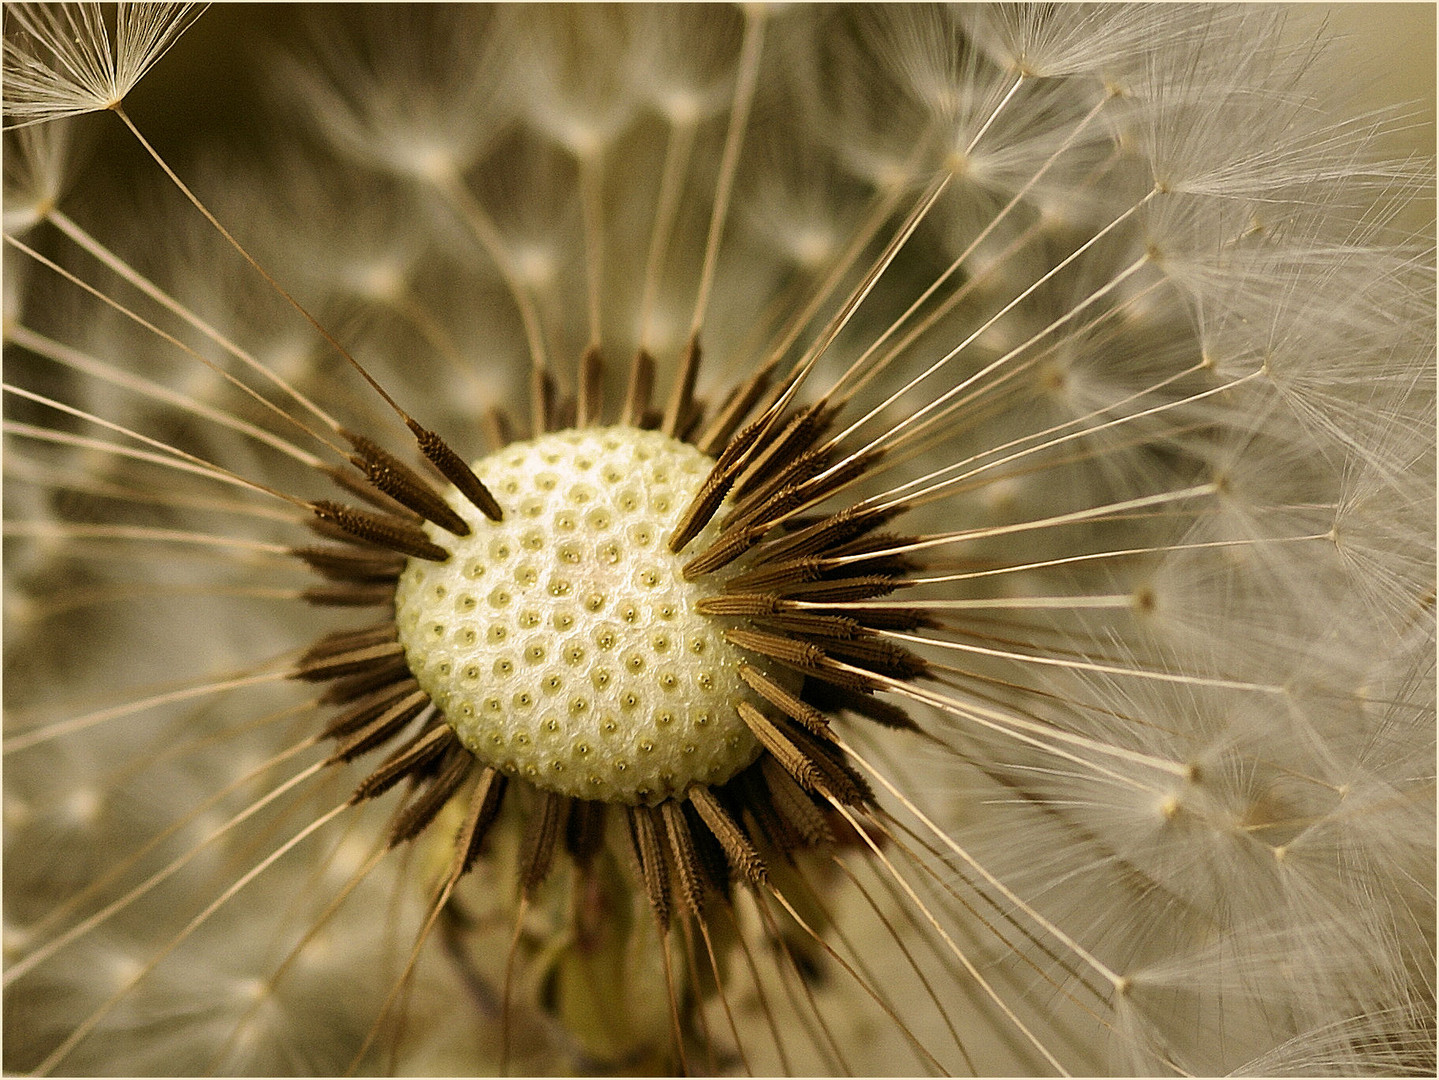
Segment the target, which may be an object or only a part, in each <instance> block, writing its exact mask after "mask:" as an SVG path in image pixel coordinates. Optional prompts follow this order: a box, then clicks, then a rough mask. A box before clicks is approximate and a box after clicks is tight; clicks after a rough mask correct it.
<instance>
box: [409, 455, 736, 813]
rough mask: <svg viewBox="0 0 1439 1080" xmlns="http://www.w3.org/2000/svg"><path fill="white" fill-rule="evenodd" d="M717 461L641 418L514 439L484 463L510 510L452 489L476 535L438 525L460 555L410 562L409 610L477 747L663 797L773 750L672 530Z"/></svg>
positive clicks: (603, 785)
mask: <svg viewBox="0 0 1439 1080" xmlns="http://www.w3.org/2000/svg"><path fill="white" fill-rule="evenodd" d="M712 464H713V462H711V461H710V459H709V458H707V457H705V456H704V455H703V454H701V453H700V452H699V451H698V450H696V449H694V447H692V446H690V445H688V444H686V443H682V442H679V441H677V440H675V439H671V438H669V437H668V436H665V435H662V434H659V433H658V432H653V431H640V430H637V429H634V428H627V427H611V428H590V429H584V430H571V431H561V432H556V433H553V434H550V435H545V436H542V437H540V438H538V439H533V440H530V441H528V442H521V443H513V444H511V445H510V446H507V447H506V448H505V449H503V450H501V451H499V452H498V453H495V454H491V455H490V456H488V457H486V458H483V459H481V460H480V461H478V462H476V463H475V465H474V469H475V472H476V473H477V474H478V475H479V477H480V479H481V480H483V481H484V483H485V485H486V486H487V487H488V488H489V489H490V491H491V492H493V493H494V495H495V497H496V498H497V499H498V500H499V502H500V505H501V506H502V507H503V508H504V511H505V517H504V520H503V521H501V522H498V523H497V522H492V521H489V520H487V519H486V518H484V517H483V516H481V515H480V513H479V511H478V510H476V509H475V508H474V507H472V506H470V505H469V504H468V503H467V502H466V501H465V500H464V499H463V498H462V497H461V496H460V495H459V493H458V492H451V493H450V503H451V505H452V506H454V507H455V509H456V510H457V511H458V512H459V513H460V514H461V515H462V516H463V517H464V518H465V520H466V521H468V522H469V524H470V527H471V529H472V530H473V532H472V533H471V534H470V535H469V536H467V537H456V536H452V535H451V534H449V533H447V532H444V531H442V530H440V529H439V528H438V527H436V526H433V525H431V526H427V529H428V531H429V533H430V535H431V537H432V538H433V539H434V540H435V541H436V542H437V543H440V544H442V545H443V546H444V547H445V548H447V549H448V550H449V551H450V553H451V555H450V558H449V560H448V561H447V562H444V563H434V562H425V561H422V560H419V559H411V560H410V562H409V565H408V566H407V567H406V568H405V571H404V573H403V575H402V576H401V578H400V585H399V590H398V594H397V597H396V619H397V622H398V625H399V632H400V642H401V644H402V645H403V646H404V649H405V656H406V658H407V660H408V662H409V666H410V670H411V671H413V672H414V674H415V678H416V679H418V680H419V682H420V685H421V686H422V687H424V689H425V691H426V692H427V693H428V694H429V695H430V697H431V698H432V699H433V700H434V701H435V703H436V704H437V705H438V706H439V707H440V708H441V710H443V712H444V715H445V718H446V720H447V721H448V722H449V723H450V725H451V726H452V727H453V728H454V729H455V731H456V733H457V734H458V735H459V736H460V739H461V740H462V741H463V742H464V744H465V746H466V747H468V748H469V749H470V751H471V752H472V753H474V754H475V756H476V757H477V758H479V759H480V760H482V761H485V762H488V763H490V764H492V765H494V766H496V767H497V768H499V769H501V770H502V771H503V772H506V773H508V774H510V775H512V776H516V777H520V778H522V779H525V780H528V781H530V782H531V783H533V784H535V785H536V786H538V787H542V788H547V789H550V790H552V791H557V792H560V793H561V794H565V795H572V796H577V797H579V798H585V799H595V800H600V801H605V802H617V803H628V804H638V803H648V804H654V803H657V802H659V801H661V800H663V799H665V798H668V797H670V796H672V795H676V794H679V793H682V792H683V791H684V790H685V789H686V788H688V787H689V786H690V785H691V784H695V783H705V784H714V783H722V782H724V781H725V780H727V779H729V778H730V777H731V776H733V775H734V774H735V773H737V772H738V771H739V770H740V769H742V768H744V767H745V766H746V765H748V764H749V763H750V762H752V761H753V760H754V759H755V757H756V756H757V755H758V753H759V745H758V744H757V743H756V741H755V739H754V736H753V735H752V734H751V733H750V731H749V729H748V728H747V727H746V726H745V725H744V722H743V720H741V719H740V717H739V716H738V714H737V712H736V709H735V706H736V705H737V704H738V703H739V702H740V701H749V702H751V703H753V704H756V705H758V704H760V702H759V700H758V699H757V698H756V697H755V695H754V693H753V692H752V691H751V690H750V689H749V687H748V686H747V685H746V684H745V682H744V681H743V680H742V679H741V678H740V676H739V672H738V668H739V664H740V662H741V656H740V654H739V652H738V651H737V650H736V649H735V648H734V647H733V646H732V645H730V644H729V643H728V642H726V641H725V639H724V636H723V629H724V627H723V626H722V625H721V623H720V622H718V621H716V620H714V619H712V618H709V617H707V616H704V615H701V614H700V613H699V612H698V611H697V610H696V604H697V603H698V602H699V601H700V600H702V599H704V598H705V597H706V596H709V595H712V594H713V592H714V587H713V585H709V586H707V585H706V583H704V582H698V583H696V582H688V581H685V580H684V578H683V576H682V575H681V573H680V568H681V566H682V565H683V563H684V561H685V560H686V559H687V558H689V557H690V555H691V554H693V552H694V551H698V550H701V549H702V548H703V546H704V545H705V543H706V542H707V541H708V540H709V539H710V538H711V537H712V535H713V530H714V528H715V526H714V524H713V523H711V525H710V526H709V527H708V529H707V530H706V532H705V533H702V534H701V535H700V537H699V539H698V540H697V541H696V542H694V543H692V544H691V545H690V546H689V548H688V549H687V551H688V553H687V554H681V555H674V554H672V553H671V552H670V550H669V548H668V546H667V544H668V540H669V537H670V534H671V533H672V532H673V530H674V527H675V525H676V524H677V522H678V519H679V516H680V514H682V513H683V512H684V510H685V507H686V506H687V505H688V504H689V501H690V498H691V497H692V496H693V495H694V493H695V491H696V490H697V489H698V488H699V486H700V484H701V483H702V482H703V481H704V479H705V477H706V476H707V475H708V473H709V470H710V467H711V465H712Z"/></svg>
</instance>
